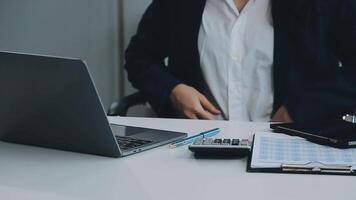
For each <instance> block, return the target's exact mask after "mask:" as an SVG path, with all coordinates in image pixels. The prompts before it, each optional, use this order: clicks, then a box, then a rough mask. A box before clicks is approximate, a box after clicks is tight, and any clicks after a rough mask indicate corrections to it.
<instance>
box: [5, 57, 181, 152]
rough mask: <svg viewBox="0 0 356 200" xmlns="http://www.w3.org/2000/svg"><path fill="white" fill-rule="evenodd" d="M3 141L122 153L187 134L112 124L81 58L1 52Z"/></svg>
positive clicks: (76, 150)
mask: <svg viewBox="0 0 356 200" xmlns="http://www.w3.org/2000/svg"><path fill="white" fill-rule="evenodd" d="M0 91H1V94H2V95H1V98H0V140H2V141H5V142H12V143H18V144H25V145H34V146H40V147H45V148H54V149H59V150H65V151H73V152H79V153H87V154H95V155H100V156H107V157H122V156H128V155H131V154H134V153H138V152H142V151H145V150H148V149H151V148H154V147H158V146H161V145H165V144H168V143H171V142H173V141H176V140H178V139H182V138H184V137H186V136H187V134H186V133H179V132H172V131H163V130H154V129H147V128H141V127H128V126H120V125H115V124H109V121H108V119H107V116H106V113H105V111H104V108H103V106H102V103H101V101H100V98H99V95H98V93H97V90H96V88H95V86H94V84H93V81H92V78H91V76H90V74H89V71H88V68H87V66H86V64H85V63H84V62H83V61H82V60H80V59H69V58H59V57H50V56H42V55H29V54H22V53H12V52H0Z"/></svg>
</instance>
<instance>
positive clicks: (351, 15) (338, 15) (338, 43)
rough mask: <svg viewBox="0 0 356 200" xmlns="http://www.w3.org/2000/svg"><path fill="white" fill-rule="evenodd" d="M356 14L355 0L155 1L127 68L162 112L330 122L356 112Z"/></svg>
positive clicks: (134, 41) (131, 46)
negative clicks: (327, 120) (334, 117)
mask: <svg viewBox="0 0 356 200" xmlns="http://www.w3.org/2000/svg"><path fill="white" fill-rule="evenodd" d="M355 19H356V1H355V0H337V1H335V0H294V1H287V0H153V2H152V3H151V5H150V6H149V7H148V9H147V10H146V12H145V14H144V15H143V18H142V19H141V22H140V24H139V28H138V31H137V33H136V35H135V36H134V37H133V38H132V39H131V42H130V44H129V46H128V48H127V50H126V64H125V68H126V70H127V72H128V78H129V80H130V81H131V83H132V84H133V86H134V87H136V88H138V89H139V90H140V91H141V92H142V93H143V94H144V95H146V96H147V98H148V100H149V102H150V104H151V106H152V107H153V109H154V110H155V111H156V113H157V114H158V116H160V117H175V116H176V114H178V115H180V116H184V117H186V118H191V119H214V118H216V117H220V118H222V119H225V120H242V121H270V120H272V121H284V122H290V121H297V122H302V121H311V120H323V119H326V118H328V117H331V116H335V115H338V114H345V113H349V112H352V111H353V110H354V108H356V20H355ZM166 58H168V59H166ZM166 61H167V62H166Z"/></svg>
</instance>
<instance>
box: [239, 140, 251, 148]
mask: <svg viewBox="0 0 356 200" xmlns="http://www.w3.org/2000/svg"><path fill="white" fill-rule="evenodd" d="M249 144H250V142H249V141H248V140H247V139H243V140H241V146H248V145H249Z"/></svg>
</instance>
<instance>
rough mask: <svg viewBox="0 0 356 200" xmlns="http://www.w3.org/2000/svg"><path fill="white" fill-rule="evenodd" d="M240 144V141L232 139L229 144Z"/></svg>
mask: <svg viewBox="0 0 356 200" xmlns="http://www.w3.org/2000/svg"><path fill="white" fill-rule="evenodd" d="M239 144H240V140H239V139H233V140H232V142H231V145H239Z"/></svg>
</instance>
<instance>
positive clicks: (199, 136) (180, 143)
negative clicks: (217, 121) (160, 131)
mask: <svg viewBox="0 0 356 200" xmlns="http://www.w3.org/2000/svg"><path fill="white" fill-rule="evenodd" d="M219 132H220V129H219V128H214V129H211V130H208V131H205V132H202V133H199V134H197V135H193V136H190V137H188V138H185V139H182V140H178V141H177V142H175V143H172V144H170V145H169V147H170V148H177V147H180V146H184V145H187V144H191V143H193V142H194V141H195V140H197V139H203V138H208V137H212V136H214V135H217V134H218V133H219Z"/></svg>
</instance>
